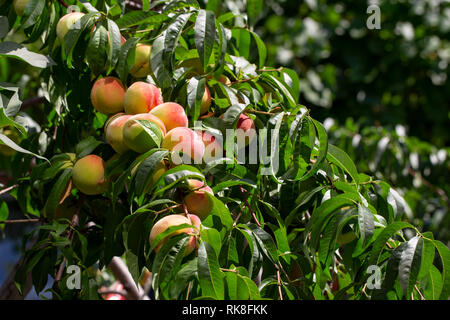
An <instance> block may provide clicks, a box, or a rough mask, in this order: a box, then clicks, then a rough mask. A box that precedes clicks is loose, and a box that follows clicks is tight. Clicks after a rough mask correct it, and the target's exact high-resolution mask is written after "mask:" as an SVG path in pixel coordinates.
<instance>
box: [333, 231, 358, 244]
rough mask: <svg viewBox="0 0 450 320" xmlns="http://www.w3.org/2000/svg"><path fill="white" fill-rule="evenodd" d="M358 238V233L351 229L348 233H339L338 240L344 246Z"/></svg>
mask: <svg viewBox="0 0 450 320" xmlns="http://www.w3.org/2000/svg"><path fill="white" fill-rule="evenodd" d="M355 239H356V234H355V232H354V231H349V232H346V233H342V232H341V233H339V235H338V236H337V239H336V242H337V244H338V245H340V246H342V245H344V244H347V243H350V242H352V241H353V240H355Z"/></svg>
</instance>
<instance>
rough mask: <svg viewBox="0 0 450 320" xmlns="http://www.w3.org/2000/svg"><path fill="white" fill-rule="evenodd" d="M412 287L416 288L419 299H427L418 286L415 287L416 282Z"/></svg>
mask: <svg viewBox="0 0 450 320" xmlns="http://www.w3.org/2000/svg"><path fill="white" fill-rule="evenodd" d="M414 289H416V290H417V292H418V293H419V296H420V299H421V300H427V299H425V297H424V296H423V295H422V292H420V290H419V288H418V287H417V284H416V285H414Z"/></svg>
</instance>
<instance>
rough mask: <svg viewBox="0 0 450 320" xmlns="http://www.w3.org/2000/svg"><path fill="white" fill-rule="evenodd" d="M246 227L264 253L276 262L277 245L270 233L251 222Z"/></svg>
mask: <svg viewBox="0 0 450 320" xmlns="http://www.w3.org/2000/svg"><path fill="white" fill-rule="evenodd" d="M247 228H248V229H249V230H251V231H252V233H253V234H254V236H255V239H256V240H257V242H258V245H259V247H260V248H261V250H262V251H263V252H264V254H265V255H266V256H267V257H268V258H269V259H271V260H272V261H273V262H278V252H277V247H276V245H275V242H274V241H273V238H272V237H271V236H270V234H268V233H267V232H266V231H264V230H263V229H262V228H260V227H258V226H257V225H255V224H251V225H249V226H248V227H247Z"/></svg>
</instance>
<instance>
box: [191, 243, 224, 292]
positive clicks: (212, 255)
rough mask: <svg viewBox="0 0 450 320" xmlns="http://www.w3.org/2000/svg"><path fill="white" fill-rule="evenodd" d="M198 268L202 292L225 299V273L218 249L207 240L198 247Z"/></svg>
mask: <svg viewBox="0 0 450 320" xmlns="http://www.w3.org/2000/svg"><path fill="white" fill-rule="evenodd" d="M197 270H198V278H199V282H200V287H201V289H202V294H203V295H204V296H211V297H213V298H215V299H218V300H223V299H224V297H225V294H224V283H223V274H222V271H220V266H219V262H218V260H217V255H216V251H215V250H214V249H213V247H212V246H211V245H210V244H208V243H206V242H201V243H200V246H199V248H198V263H197Z"/></svg>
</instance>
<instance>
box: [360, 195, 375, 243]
mask: <svg viewBox="0 0 450 320" xmlns="http://www.w3.org/2000/svg"><path fill="white" fill-rule="evenodd" d="M358 225H359V232H360V234H361V238H362V241H363V243H364V242H366V240H367V239H369V238H370V237H371V236H372V235H373V231H374V229H375V222H374V219H373V215H372V212H370V210H369V208H367V207H366V206H363V205H361V204H358Z"/></svg>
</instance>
